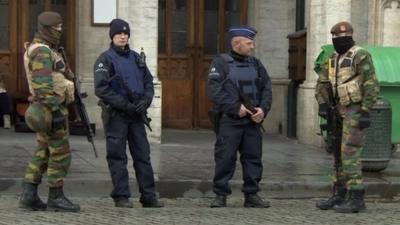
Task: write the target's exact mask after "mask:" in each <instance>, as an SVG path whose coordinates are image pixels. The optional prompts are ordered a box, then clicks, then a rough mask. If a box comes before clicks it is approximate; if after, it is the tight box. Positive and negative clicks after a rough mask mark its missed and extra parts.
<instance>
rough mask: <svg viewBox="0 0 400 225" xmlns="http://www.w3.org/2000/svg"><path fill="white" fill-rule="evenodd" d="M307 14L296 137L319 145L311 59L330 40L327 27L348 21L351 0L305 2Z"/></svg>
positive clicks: (305, 142)
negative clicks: (303, 72)
mask: <svg viewBox="0 0 400 225" xmlns="http://www.w3.org/2000/svg"><path fill="white" fill-rule="evenodd" d="M306 7H307V10H306V12H307V13H308V15H306V17H307V63H306V65H307V66H306V80H305V81H304V83H303V84H302V85H300V88H299V92H298V104H297V112H298V115H297V136H298V140H299V142H301V143H304V144H310V145H316V146H320V145H321V144H322V142H321V141H322V139H321V138H320V137H319V136H317V135H316V134H317V133H318V132H319V118H318V115H317V114H318V111H317V102H316V100H315V97H314V92H315V83H316V80H317V74H316V73H315V72H314V70H313V68H314V61H315V59H316V57H317V56H318V54H319V53H320V51H321V46H322V45H324V44H330V43H331V35H330V29H331V27H332V26H333V25H334V24H335V23H337V22H339V21H344V20H345V21H350V19H351V0H337V1H320V0H308V1H307V2H306Z"/></svg>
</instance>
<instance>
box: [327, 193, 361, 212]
mask: <svg viewBox="0 0 400 225" xmlns="http://www.w3.org/2000/svg"><path fill="white" fill-rule="evenodd" d="M364 193H365V191H364V190H350V192H349V198H348V199H347V200H346V201H345V202H344V203H343V204H341V205H336V206H335V207H334V209H335V212H338V213H358V212H365V210H366V207H365V202H364Z"/></svg>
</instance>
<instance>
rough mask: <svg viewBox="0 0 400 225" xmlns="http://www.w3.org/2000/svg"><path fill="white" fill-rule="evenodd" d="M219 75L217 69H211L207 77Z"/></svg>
mask: <svg viewBox="0 0 400 225" xmlns="http://www.w3.org/2000/svg"><path fill="white" fill-rule="evenodd" d="M219 75H220V74H219V73H218V71H217V69H216V68H215V67H212V68H211V69H210V72H209V73H208V76H219Z"/></svg>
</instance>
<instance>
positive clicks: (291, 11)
mask: <svg viewBox="0 0 400 225" xmlns="http://www.w3.org/2000/svg"><path fill="white" fill-rule="evenodd" d="M295 8H296V1H293V0H282V1H274V0H250V1H249V13H248V14H249V24H250V25H252V26H254V27H255V28H256V29H257V30H258V33H257V37H256V41H255V42H256V43H255V45H256V47H255V56H256V57H258V58H259V59H260V60H261V62H262V63H263V64H264V66H265V67H266V69H267V71H268V73H269V75H270V76H271V78H272V85H273V90H272V92H273V103H272V108H271V111H270V113H269V115H268V117H267V119H266V120H265V122H264V127H265V128H266V130H267V132H269V133H281V134H286V126H287V109H286V107H287V104H286V103H287V85H288V83H289V79H288V59H289V56H288V49H289V42H288V39H287V38H286V36H287V35H288V34H289V33H292V32H294V31H295V22H296V17H295Z"/></svg>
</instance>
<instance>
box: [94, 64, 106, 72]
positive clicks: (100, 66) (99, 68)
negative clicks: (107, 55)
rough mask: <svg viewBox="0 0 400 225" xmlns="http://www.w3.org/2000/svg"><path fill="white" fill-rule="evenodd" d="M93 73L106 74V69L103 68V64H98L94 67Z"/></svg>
mask: <svg viewBox="0 0 400 225" xmlns="http://www.w3.org/2000/svg"><path fill="white" fill-rule="evenodd" d="M94 72H108V69H106V68H104V64H103V63H102V62H100V63H99V64H97V66H96V70H95V71H94Z"/></svg>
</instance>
